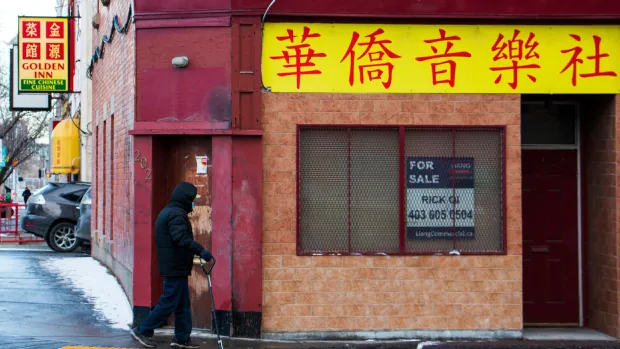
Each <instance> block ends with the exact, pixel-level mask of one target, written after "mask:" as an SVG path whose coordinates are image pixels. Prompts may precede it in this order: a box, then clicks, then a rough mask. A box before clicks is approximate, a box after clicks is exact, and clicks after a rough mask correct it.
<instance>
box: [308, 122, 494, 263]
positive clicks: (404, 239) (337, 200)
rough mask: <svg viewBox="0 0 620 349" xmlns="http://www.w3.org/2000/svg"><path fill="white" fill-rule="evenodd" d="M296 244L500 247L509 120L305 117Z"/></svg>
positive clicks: (433, 249) (391, 249)
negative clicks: (321, 123)
mask: <svg viewBox="0 0 620 349" xmlns="http://www.w3.org/2000/svg"><path fill="white" fill-rule="evenodd" d="M298 145H299V151H298V157H299V158H298V160H299V161H298V164H299V165H298V171H299V173H298V190H299V202H298V246H297V249H298V253H299V254H382V253H386V254H433V253H446V254H447V253H454V252H455V251H458V252H459V253H502V252H504V251H505V238H504V236H505V231H504V220H505V215H504V213H505V206H504V131H503V128H409V127H407V128H405V127H385V128H370V127H368V128H364V127H353V128H332V127H300V129H299V144H298Z"/></svg>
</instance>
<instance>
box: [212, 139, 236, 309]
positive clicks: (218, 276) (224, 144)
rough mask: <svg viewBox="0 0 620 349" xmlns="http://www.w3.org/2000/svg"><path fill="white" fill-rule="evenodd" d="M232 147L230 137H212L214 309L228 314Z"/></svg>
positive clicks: (230, 263)
mask: <svg viewBox="0 0 620 349" xmlns="http://www.w3.org/2000/svg"><path fill="white" fill-rule="evenodd" d="M232 144H233V140H232V137H231V136H219V137H213V150H212V153H213V180H212V183H213V189H212V191H211V198H212V202H213V210H212V211H211V225H212V229H213V235H212V237H211V248H212V250H213V256H214V257H215V259H216V262H217V265H216V267H214V269H213V277H212V278H211V280H212V282H213V294H214V297H215V309H217V310H225V311H231V310H232V294H231V282H232V254H233V250H232V248H233V246H232V240H233V237H232V235H233V227H232V183H231V182H232Z"/></svg>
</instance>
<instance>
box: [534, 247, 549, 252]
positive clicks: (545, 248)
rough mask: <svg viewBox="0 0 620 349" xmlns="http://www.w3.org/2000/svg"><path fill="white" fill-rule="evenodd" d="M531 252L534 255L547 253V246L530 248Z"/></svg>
mask: <svg viewBox="0 0 620 349" xmlns="http://www.w3.org/2000/svg"><path fill="white" fill-rule="evenodd" d="M531 251H532V252H534V253H547V252H549V246H532V247H531Z"/></svg>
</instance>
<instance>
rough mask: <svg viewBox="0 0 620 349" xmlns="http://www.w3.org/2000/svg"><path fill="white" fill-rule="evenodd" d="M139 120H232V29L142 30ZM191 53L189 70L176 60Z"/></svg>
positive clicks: (138, 99) (138, 66)
mask: <svg viewBox="0 0 620 349" xmlns="http://www.w3.org/2000/svg"><path fill="white" fill-rule="evenodd" d="M136 40H137V44H136V50H137V51H136V54H137V72H136V74H137V82H136V84H137V87H136V88H137V91H138V93H137V118H136V121H138V122H140V121H170V122H176V121H193V122H200V121H230V119H231V113H232V102H231V90H230V85H231V84H230V74H231V29H230V28H229V27H199V28H161V29H139V30H138V31H137V33H136ZM176 56H187V57H188V58H189V61H190V63H189V65H188V66H187V67H186V68H175V67H173V66H172V59H173V58H174V57H176Z"/></svg>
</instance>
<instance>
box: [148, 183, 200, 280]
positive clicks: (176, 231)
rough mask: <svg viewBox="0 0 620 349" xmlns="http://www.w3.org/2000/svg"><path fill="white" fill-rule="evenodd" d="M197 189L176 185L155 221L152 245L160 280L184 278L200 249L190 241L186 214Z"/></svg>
mask: <svg viewBox="0 0 620 349" xmlns="http://www.w3.org/2000/svg"><path fill="white" fill-rule="evenodd" d="M196 194H197V189H196V187H195V186H193V185H192V184H190V183H187V182H183V183H181V184H179V185H178V186H177V187H176V188H175V189H174V191H173V192H172V200H171V201H170V203H169V204H168V205H167V206H166V207H165V208H164V209H163V210H162V211H161V212H160V213H159V216H157V220H156V221H155V244H156V246H157V261H158V262H159V272H160V274H161V275H162V276H163V277H175V276H188V275H190V274H191V272H192V267H193V259H194V255H200V252H201V251H202V250H203V249H204V248H203V247H202V246H201V245H200V244H199V243H197V242H196V241H194V234H193V232H192V225H191V224H190V221H189V218H188V216H187V214H188V213H190V212H192V202H193V201H194V199H195V198H196Z"/></svg>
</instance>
